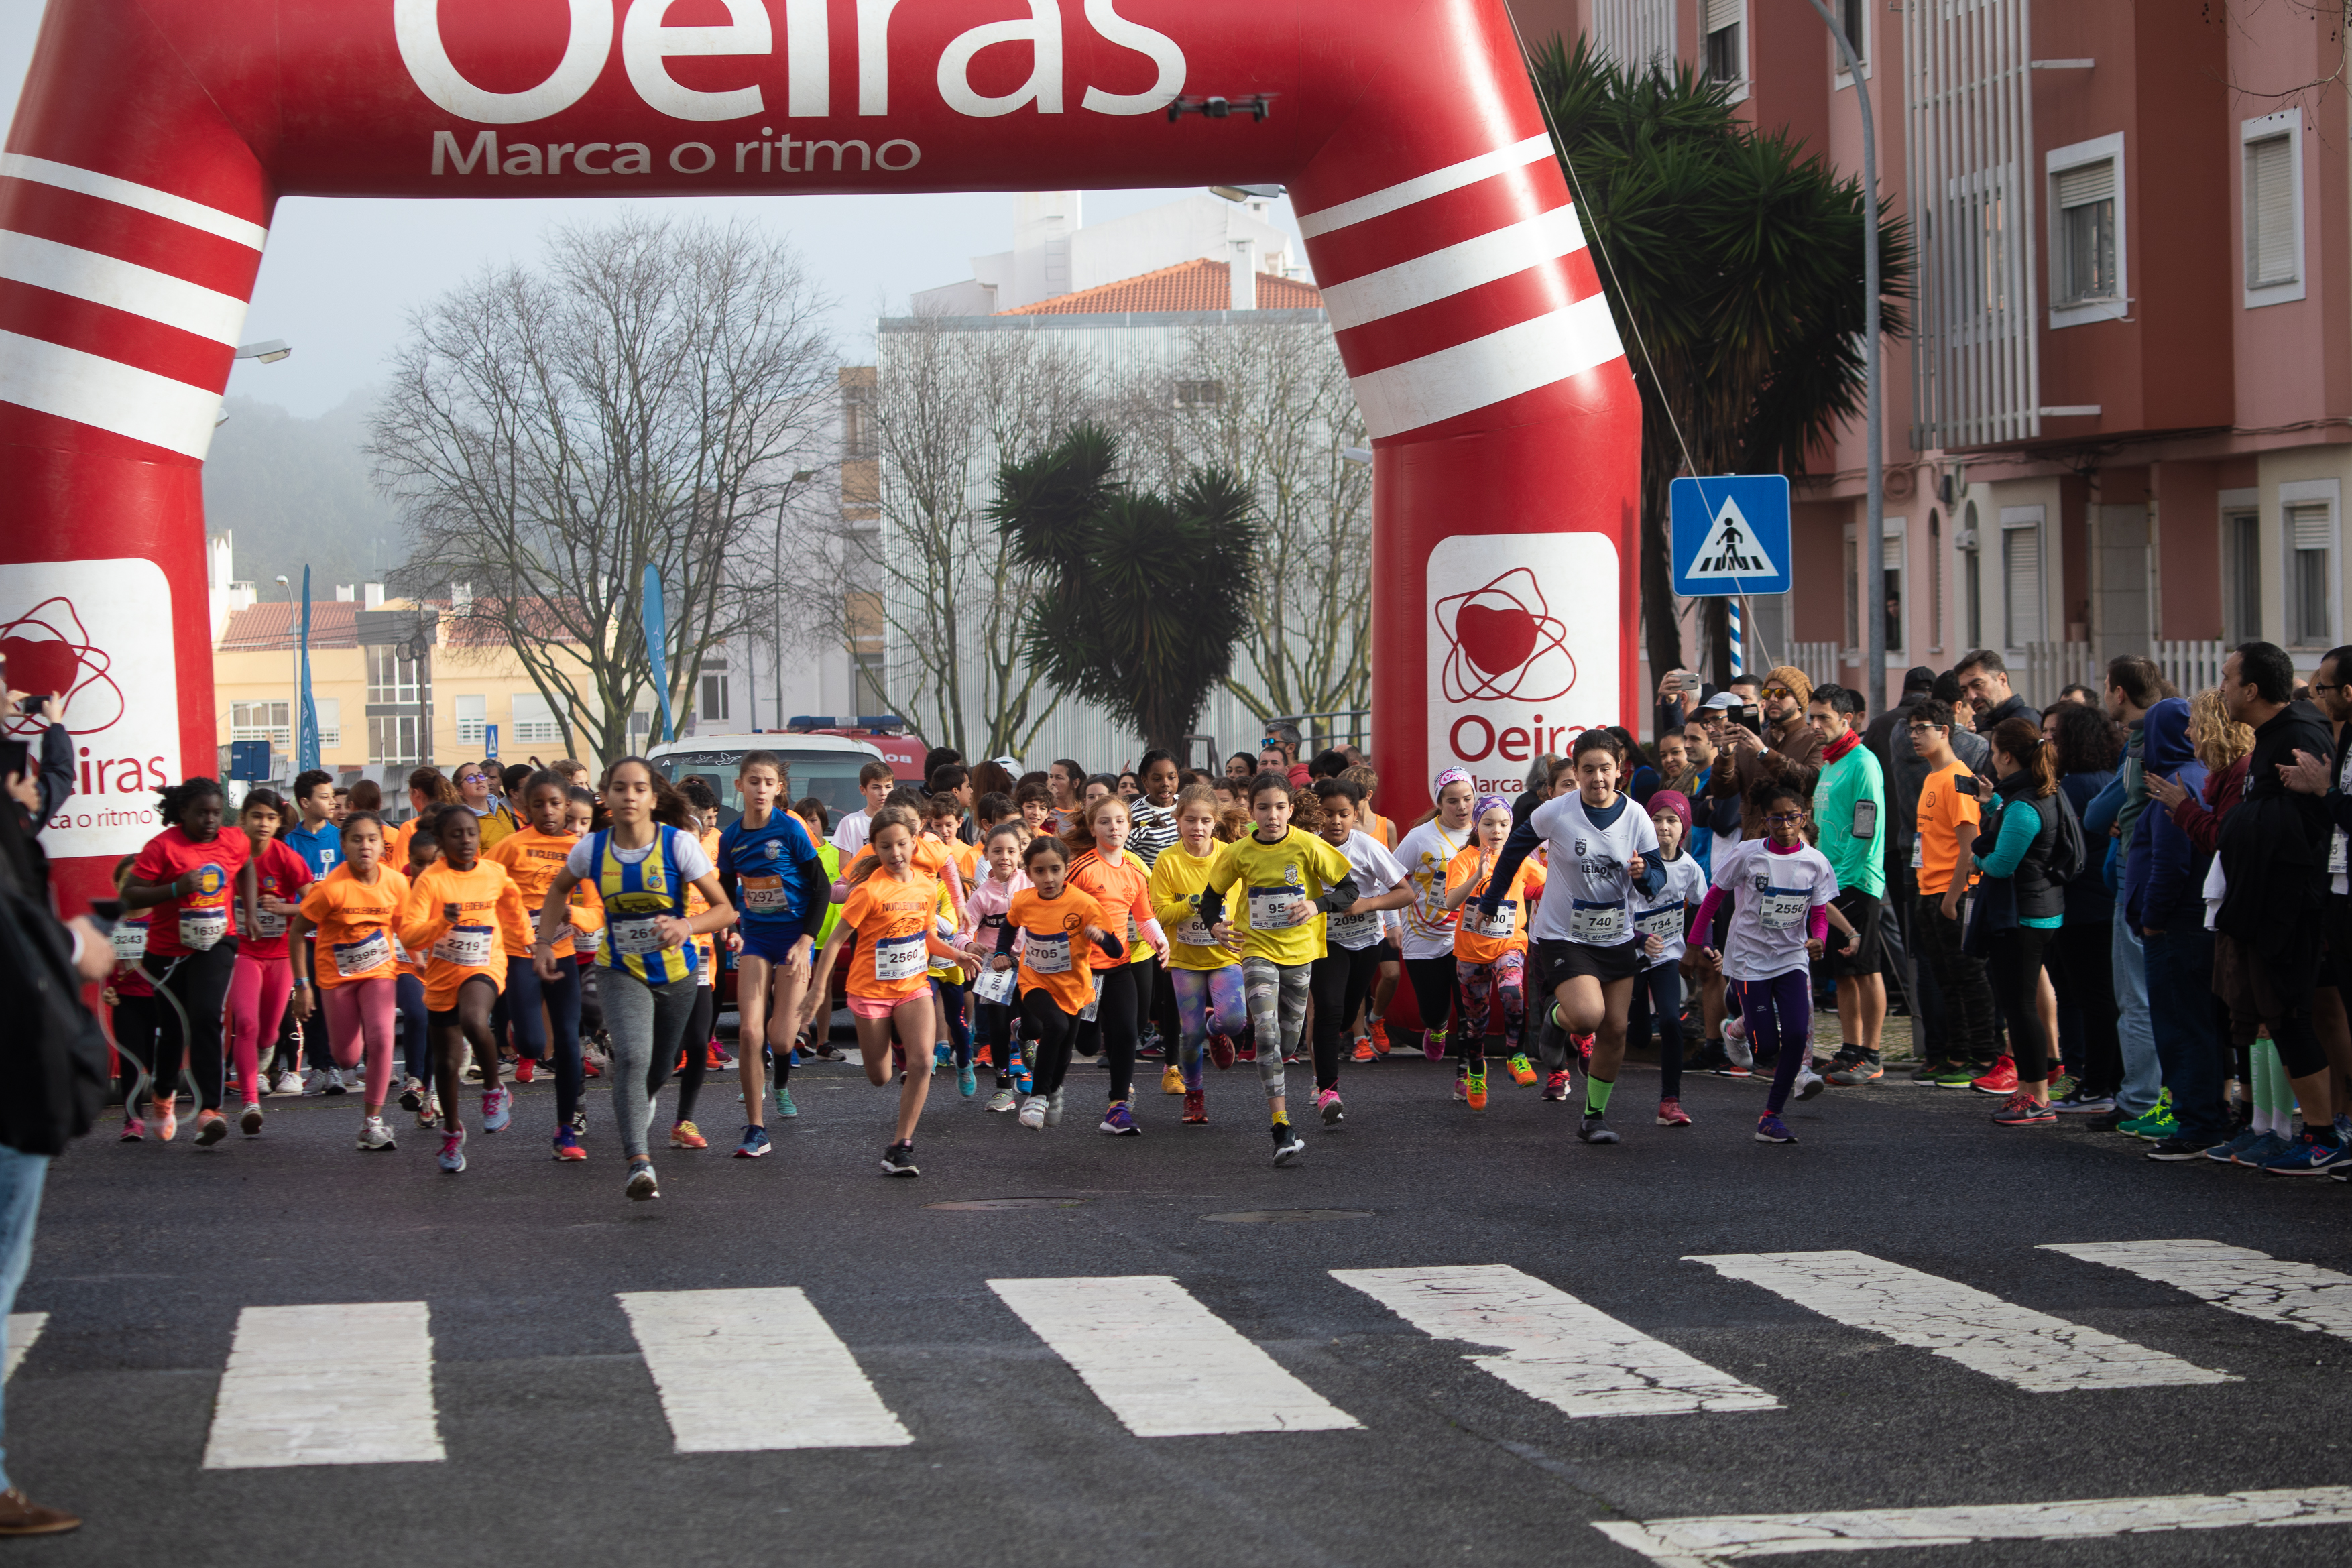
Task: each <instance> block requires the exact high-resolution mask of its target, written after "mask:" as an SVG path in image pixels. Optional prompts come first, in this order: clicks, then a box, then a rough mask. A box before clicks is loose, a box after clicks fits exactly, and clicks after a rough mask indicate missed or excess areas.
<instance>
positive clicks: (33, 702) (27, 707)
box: [16, 692, 49, 718]
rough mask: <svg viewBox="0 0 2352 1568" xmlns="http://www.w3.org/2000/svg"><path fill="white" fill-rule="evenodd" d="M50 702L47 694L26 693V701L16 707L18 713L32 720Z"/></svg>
mask: <svg viewBox="0 0 2352 1568" xmlns="http://www.w3.org/2000/svg"><path fill="white" fill-rule="evenodd" d="M48 700H49V695H48V694H47V692H26V694H25V696H24V700H23V701H21V702H19V703H18V704H17V705H16V711H17V712H18V713H20V714H23V715H24V716H26V718H30V717H32V716H34V715H36V714H37V713H39V712H40V711H41V705H42V704H43V703H45V702H47V701H48Z"/></svg>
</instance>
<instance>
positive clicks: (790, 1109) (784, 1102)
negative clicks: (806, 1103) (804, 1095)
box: [776, 1083, 801, 1121]
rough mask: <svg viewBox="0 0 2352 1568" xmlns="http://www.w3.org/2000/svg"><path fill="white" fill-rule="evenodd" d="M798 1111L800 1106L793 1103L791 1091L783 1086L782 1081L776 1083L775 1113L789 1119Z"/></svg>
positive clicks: (797, 1113)
mask: <svg viewBox="0 0 2352 1568" xmlns="http://www.w3.org/2000/svg"><path fill="white" fill-rule="evenodd" d="M800 1113H801V1108H800V1107H799V1106H797V1105H795V1104H793V1092H792V1091H791V1090H789V1089H787V1088H785V1087H784V1086H783V1085H782V1083H779V1084H777V1085H776V1114H777V1115H779V1116H782V1117H783V1118H785V1119H786V1120H787V1121H789V1120H791V1119H792V1118H793V1117H794V1116H797V1115H799V1114H800Z"/></svg>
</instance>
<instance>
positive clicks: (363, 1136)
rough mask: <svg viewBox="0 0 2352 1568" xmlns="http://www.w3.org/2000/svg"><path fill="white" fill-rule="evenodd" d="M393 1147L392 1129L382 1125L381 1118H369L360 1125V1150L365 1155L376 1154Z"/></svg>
mask: <svg viewBox="0 0 2352 1568" xmlns="http://www.w3.org/2000/svg"><path fill="white" fill-rule="evenodd" d="M392 1146H393V1143H392V1129H391V1128H390V1127H387V1126H385V1125H384V1124H383V1117H381V1116H370V1117H369V1118H368V1119H367V1120H366V1121H364V1122H362V1123H361V1124H360V1148H361V1149H362V1151H363V1152H365V1153H367V1154H377V1153H380V1152H382V1151H384V1150H388V1149H390V1148H391V1147H392Z"/></svg>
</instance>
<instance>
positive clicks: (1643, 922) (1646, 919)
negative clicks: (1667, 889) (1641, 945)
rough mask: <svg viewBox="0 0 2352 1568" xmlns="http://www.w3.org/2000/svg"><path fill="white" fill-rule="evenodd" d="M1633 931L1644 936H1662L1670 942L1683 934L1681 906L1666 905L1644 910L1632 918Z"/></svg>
mask: <svg viewBox="0 0 2352 1568" xmlns="http://www.w3.org/2000/svg"><path fill="white" fill-rule="evenodd" d="M1633 929H1634V930H1636V931H1638V932H1640V933H1641V934H1642V935H1643V936H1663V937H1664V938H1665V939H1666V940H1667V941H1669V942H1671V941H1673V940H1674V939H1675V937H1677V936H1681V935H1682V934H1683V906H1682V905H1681V904H1661V905H1660V906H1659V907H1657V908H1655V909H1644V910H1643V911H1642V912H1641V913H1640V914H1638V915H1634V916H1633Z"/></svg>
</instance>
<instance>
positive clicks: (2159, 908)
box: [2124, 697, 2212, 931]
mask: <svg viewBox="0 0 2352 1568" xmlns="http://www.w3.org/2000/svg"><path fill="white" fill-rule="evenodd" d="M2142 734H2143V735H2144V736H2145V737H2146V741H2147V746H2146V752H2145V757H2144V766H2145V768H2146V769H2147V772H2149V773H2151V774H2154V775H2155V776H2157V777H2158V778H2160V779H2172V780H2173V781H2174V782H2176V783H2178V784H2180V785H2181V786H2183V787H2184V788H2186V789H2188V790H2189V793H2190V794H2192V795H2194V794H2197V793H2199V792H2200V791H2201V790H2202V789H2204V787H2205V765H2204V764H2203V763H2201V762H2200V761H2198V760H2197V756H2196V753H2195V752H2193V751H2191V750H2190V749H2189V704H2188V702H2187V701H2186V700H2185V699H2183V698H2180V697H2167V698H2165V699H2164V700H2163V701H2162V702H2160V703H2158V704H2157V705H2156V706H2154V707H2152V708H2150V709H2148V710H2147V724H2146V727H2144V729H2143V730H2142ZM2211 863H2212V862H2211V857H2210V856H2209V855H2204V854H2200V853H2199V852H2198V850H2197V846H2196V845H2195V844H2194V843H2192V842H2190V841H2189V835H2188V834H2187V833H2185V832H2183V831H2181V829H2180V824H2179V823H2178V822H2176V821H2173V820H2172V815H2171V813H2170V812H2168V811H2142V812H2141V813H2140V816H2139V821H2138V822H2137V824H2135V825H2134V826H2133V829H2132V840H2131V854H2130V857H2129V859H2128V860H2127V861H2126V862H2125V866H2124V917H2125V918H2126V919H2127V920H2129V921H2130V922H2131V923H2132V928H2133V929H2134V930H2136V931H2168V930H2170V929H2171V928H2172V927H2173V925H2176V924H2179V923H2182V922H2186V921H2190V920H2194V921H2196V922H2197V923H2198V924H2200V925H2202V924H2203V923H2204V918H2205V907H2204V904H2205V894H2204V889H2205V870H2206V867H2207V866H2209V865H2210V864H2211Z"/></svg>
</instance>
